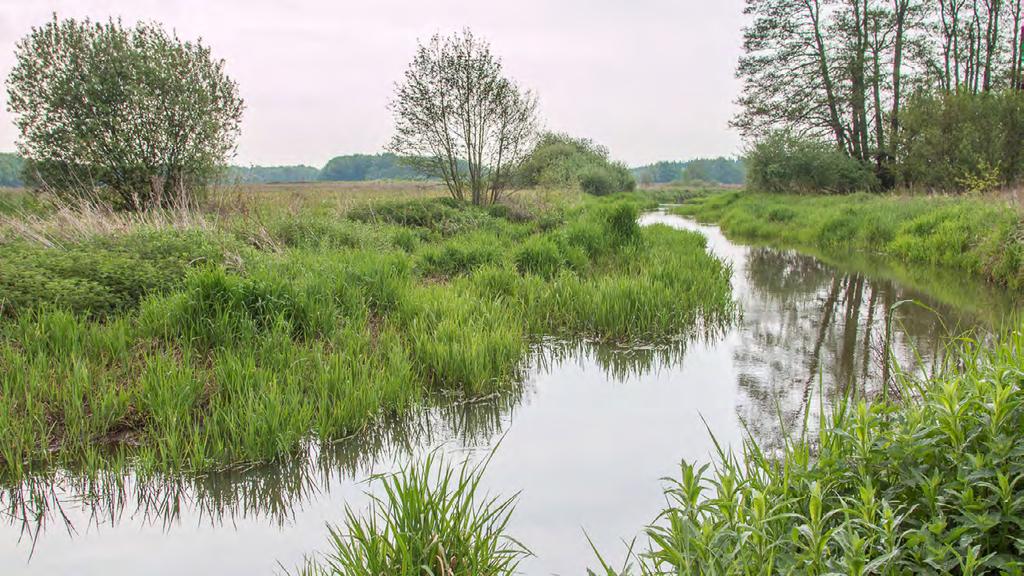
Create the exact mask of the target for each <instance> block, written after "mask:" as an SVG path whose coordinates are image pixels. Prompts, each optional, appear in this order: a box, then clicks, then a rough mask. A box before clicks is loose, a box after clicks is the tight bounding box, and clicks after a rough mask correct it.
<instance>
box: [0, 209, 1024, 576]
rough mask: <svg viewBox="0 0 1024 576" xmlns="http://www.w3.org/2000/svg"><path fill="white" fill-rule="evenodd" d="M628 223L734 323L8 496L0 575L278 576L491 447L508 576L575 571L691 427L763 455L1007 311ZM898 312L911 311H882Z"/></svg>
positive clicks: (629, 511) (619, 545)
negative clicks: (404, 413)
mask: <svg viewBox="0 0 1024 576" xmlns="http://www.w3.org/2000/svg"><path fill="white" fill-rule="evenodd" d="M643 223H644V224H665V225H669V226H674V227H678V228H686V229H691V230H698V231H700V232H702V233H704V234H705V235H706V236H707V238H708V244H709V249H710V250H712V251H713V252H714V253H716V254H717V255H719V256H720V257H722V258H723V259H725V260H727V261H729V262H730V263H731V264H732V266H733V288H734V296H735V298H736V300H737V301H738V302H739V304H740V307H741V309H742V314H741V318H740V319H739V320H737V322H736V323H735V324H734V325H733V326H731V327H729V328H728V329H726V330H725V331H724V332H720V333H717V334H715V335H714V336H703V337H695V338H693V339H691V340H690V341H688V342H686V343H685V344H684V343H680V344H677V345H674V346H670V347H666V348H639V349H638V348H632V349H609V348H606V347H598V346H590V345H577V346H567V345H559V344H557V343H556V344H545V345H542V346H538V347H537V350H536V352H535V355H534V358H533V360H532V362H531V365H532V367H531V370H530V376H529V378H528V379H527V381H526V382H525V383H524V384H523V386H522V387H521V389H519V390H517V391H516V393H514V394H511V395H508V396H503V397H501V398H493V399H490V400H488V401H485V402H480V403H476V404H474V405H471V406H461V407H449V408H444V409H435V410H431V411H429V412H428V413H425V414H422V415H421V416H418V417H415V418H411V419H409V420H407V421H405V422H402V423H399V424H395V425H393V426H388V427H387V428H388V429H387V430H381V431H378V432H375V433H371V434H367V435H366V436H365V437H364V436H361V437H359V438H358V439H354V440H350V441H346V442H343V443H339V444H336V445H333V446H330V447H322V448H320V449H316V450H311V451H310V453H309V454H308V455H307V457H306V458H304V459H303V460H302V461H298V462H291V463H289V464H278V465H275V466H270V467H263V468H254V469H251V470H246V471H234V472H231V473H228V474H221V475H213V476H206V477H202V478H198V479H188V480H181V479H177V480H173V481H170V480H169V481H165V482H160V481H147V482H145V483H140V482H138V481H136V480H135V479H133V478H112V479H110V480H108V481H107V482H100V483H99V484H98V485H97V484H92V485H86V484H85V483H84V482H83V481H82V480H80V479H76V478H59V479H57V480H56V481H55V482H51V483H48V484H46V485H43V486H35V487H34V488H33V490H29V488H28V487H24V486H23V487H19V488H7V489H5V490H3V491H0V519H2V521H0V566H2V567H3V569H2V572H3V573H4V574H97V575H99V574H103V575H111V574H168V575H170V574H175V575H177V574H218V575H228V574H269V573H274V572H275V571H278V572H283V570H282V567H284V568H285V569H290V570H294V568H295V567H296V566H298V565H299V564H300V563H301V562H302V559H303V557H304V555H307V554H311V553H313V552H315V551H316V550H318V549H324V548H325V546H326V544H327V538H328V534H327V529H326V527H325V525H326V523H328V522H331V523H335V522H339V521H341V520H342V519H343V513H344V508H345V506H346V505H348V506H352V507H353V508H355V509H357V510H359V509H362V508H363V507H364V506H365V504H366V502H367V498H366V496H365V491H366V490H367V489H368V488H369V486H368V485H367V484H366V479H367V478H368V477H369V476H370V475H371V474H373V473H379V472H387V471H389V470H393V469H395V468H396V467H397V466H399V465H401V463H403V462H407V461H408V460H409V458H410V454H422V453H423V452H424V451H426V450H430V449H434V448H436V447H440V449H441V450H442V451H445V452H448V453H451V454H452V457H453V459H455V458H459V459H461V458H462V457H463V455H468V456H469V457H472V458H480V457H485V456H486V455H488V454H489V453H490V452H491V450H493V449H494V447H495V446H496V445H498V443H499V441H500V445H498V447H497V449H496V451H495V453H494V455H493V460H492V462H491V464H490V467H489V468H488V470H487V474H486V477H485V482H486V484H487V488H488V489H489V490H491V491H493V492H494V493H500V494H505V495H511V494H514V493H516V492H520V497H519V504H518V507H517V509H516V511H515V515H514V516H513V522H512V525H511V527H510V534H511V535H513V536H515V537H516V538H518V539H519V540H520V541H522V542H523V543H524V544H526V545H527V546H528V547H529V548H530V549H531V550H532V551H533V552H534V554H535V557H532V558H530V559H529V560H527V561H526V562H524V563H523V564H522V566H521V571H522V572H523V573H524V574H531V575H541V574H543V575H546V574H565V575H568V574H581V573H584V568H585V567H586V566H588V565H594V564H595V563H596V562H595V561H594V557H593V554H592V552H591V550H590V547H589V545H588V543H587V540H586V537H585V536H584V533H583V531H584V530H586V531H587V533H588V534H589V535H590V537H591V538H592V539H593V541H594V543H595V544H596V545H597V546H598V547H599V549H600V550H602V552H603V553H606V554H607V555H608V556H610V557H611V558H613V559H621V558H622V557H623V555H624V553H625V545H624V544H623V540H627V541H628V540H630V539H632V538H633V537H634V536H636V535H637V534H638V532H639V531H640V530H641V529H642V527H643V526H644V525H645V524H647V523H649V522H650V521H652V520H653V519H654V517H655V516H656V515H657V513H658V511H659V510H660V509H661V507H662V505H663V504H664V499H663V496H662V493H661V488H662V485H663V483H662V481H661V480H660V479H661V478H663V477H665V476H673V475H676V474H677V473H678V463H679V461H680V460H682V459H687V460H690V461H709V460H710V459H711V458H712V457H713V450H714V445H713V442H712V439H711V437H710V435H709V433H708V429H707V428H710V430H711V431H712V432H713V433H714V435H715V437H716V438H717V439H718V441H719V442H721V443H722V444H723V445H728V446H733V447H736V446H738V445H739V443H740V442H741V441H742V439H743V437H744V434H745V433H746V432H745V430H748V431H749V432H750V434H752V435H753V436H754V437H755V438H756V439H757V440H758V441H759V442H762V443H766V444H768V445H772V444H775V445H777V444H778V442H779V439H780V437H781V436H780V435H781V426H780V424H779V423H780V422H784V423H785V425H786V426H787V427H788V426H799V425H800V423H801V422H802V421H803V417H804V416H805V414H804V410H805V407H806V406H810V407H811V408H810V409H811V410H812V416H813V414H814V413H815V411H816V410H817V409H818V407H819V406H821V405H827V404H828V403H830V402H833V401H834V400H835V399H836V398H839V397H842V396H843V395H845V394H880V393H883V392H884V391H885V389H886V386H885V382H886V381H887V380H888V379H891V378H892V375H891V374H890V373H889V370H888V369H887V368H886V365H887V363H886V362H883V360H882V359H883V357H884V355H885V354H886V351H887V350H888V351H890V353H891V354H892V355H893V357H894V358H895V359H897V360H898V361H899V363H900V365H901V366H902V367H903V369H905V370H927V369H929V367H930V366H932V365H933V363H934V360H935V359H936V358H937V357H938V356H940V355H941V351H942V350H943V348H944V345H945V343H946V342H947V341H948V334H951V333H954V334H958V333H961V332H962V331H963V330H966V329H980V330H981V333H989V332H990V331H991V328H992V327H993V326H995V325H997V324H998V322H1000V319H1001V318H1002V317H1003V314H1005V313H1007V312H1008V311H1009V310H1010V308H1011V307H1012V301H1011V300H1010V298H1009V297H1007V296H1006V295H1002V294H1000V293H998V292H996V291H993V290H990V289H988V288H986V287H984V286H981V285H978V284H971V283H964V282H963V281H962V280H958V279H957V277H956V276H954V275H945V276H944V275H926V276H924V277H921V276H918V277H916V278H910V277H908V276H906V275H901V274H900V273H899V272H898V271H893V270H885V269H881V268H878V267H877V266H875V265H873V264H872V263H870V262H867V261H859V262H855V263H843V264H841V265H830V264H825V263H824V262H822V261H820V260H818V259H816V258H814V257H810V256H806V255H801V254H798V253H796V252H793V251H786V250H779V249H774V248H766V247H753V246H743V245H738V244H735V243H732V242H730V241H728V240H726V239H725V237H724V236H723V235H722V234H721V233H720V232H719V231H718V229H717V228H715V227H709V226H701V225H697V224H695V223H693V222H690V221H688V220H685V219H682V218H679V217H675V216H669V215H666V214H664V213H662V212H657V213H652V214H648V215H646V216H644V217H643ZM894 277H899V278H901V279H902V282H897V281H893V280H891V278H894ZM911 285H927V286H929V288H928V290H927V292H925V291H920V290H917V289H915V288H912V287H911ZM906 300H915V301H918V302H920V303H922V304H924V305H926V306H927V308H926V307H925V306H922V305H913V304H901V305H899V306H896V304H897V303H898V302H901V301H906ZM887 325H891V326H892V327H893V329H892V330H891V331H887V330H886V326H887ZM819 391H820V392H821V393H822V394H821V395H820V397H819ZM819 400H821V402H819ZM780 416H781V417H780ZM702 417H703V420H702ZM812 420H813V418H812ZM705 421H706V423H707V428H705ZM30 494H31V497H30V496H29V495H30Z"/></svg>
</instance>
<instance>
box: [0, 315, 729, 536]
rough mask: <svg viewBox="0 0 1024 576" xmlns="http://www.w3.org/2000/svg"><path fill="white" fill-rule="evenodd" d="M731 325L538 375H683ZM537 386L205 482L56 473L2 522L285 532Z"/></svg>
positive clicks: (563, 346) (10, 496)
mask: <svg viewBox="0 0 1024 576" xmlns="http://www.w3.org/2000/svg"><path fill="white" fill-rule="evenodd" d="M723 330H725V328H724V327H716V328H715V329H714V330H713V331H706V332H703V333H702V334H701V336H699V337H694V338H691V339H679V340H673V341H671V342H667V343H663V344H661V345H651V346H643V347H641V346H631V347H620V346H610V345H602V344H597V343H593V342H587V341H572V342H568V341H562V340H553V339H552V340H546V341H544V342H541V343H538V344H537V345H536V346H534V347H533V348H532V350H531V359H530V365H531V366H532V369H531V370H530V372H531V374H532V375H533V378H534V379H536V378H537V377H538V375H548V374H552V373H556V372H557V371H558V370H560V369H563V367H565V366H567V365H573V364H575V365H576V366H579V367H586V368H587V369H596V370H598V371H599V373H600V374H601V375H602V377H603V378H604V379H607V380H608V381H609V382H620V383H621V382H625V381H627V380H629V379H630V378H640V377H643V376H644V375H649V374H652V373H658V372H662V371H666V370H672V369H678V368H679V367H680V366H681V364H682V360H683V357H684V354H685V352H686V348H687V344H688V341H689V340H693V341H701V342H706V341H708V340H710V339H713V338H715V336H714V334H721V333H722V331H723ZM532 391H533V384H532V381H527V382H525V383H521V384H518V385H515V386H513V387H511V388H510V389H509V390H507V391H504V392H502V393H500V394H494V395H492V396H489V397H486V398H482V399H477V400H473V401H468V402H455V403H453V402H451V401H450V400H444V399H438V401H437V402H436V403H435V405H433V406H430V407H428V408H427V409H424V410H421V411H417V412H415V413H412V414H407V415H404V416H402V417H400V418H388V419H386V420H382V421H380V422H378V423H376V424H375V425H373V426H370V427H368V428H366V429H364V430H362V431H361V432H360V433H359V434H358V435H356V436H353V437H351V438H347V439H344V440H340V441H336V442H331V443H320V442H315V441H310V442H309V443H308V446H307V447H306V448H305V449H303V450H301V451H299V452H298V453H297V454H296V455H294V456H291V457H288V458H283V459H280V460H278V461H275V462H272V463H265V464H253V465H249V466H245V467H242V468H231V469H227V470H223V471H218V472H212V473H207V474H203V475H200V476H183V475H165V474H151V475H145V476H143V475H139V474H134V473H133V474H124V473H120V472H109V471H99V472H97V473H96V474H95V475H91V476H82V475H78V474H75V473H72V472H68V471H64V470H62V471H59V472H57V473H56V474H54V475H52V476H47V477H42V478H32V479H29V480H27V481H25V482H23V483H21V484H18V485H14V486H4V487H2V488H0V516H3V518H4V519H6V520H7V522H8V524H9V525H11V526H12V527H17V529H18V531H19V535H20V538H22V539H24V540H27V541H31V542H33V543H34V541H35V540H36V539H37V538H38V537H40V536H42V535H43V534H44V533H45V532H46V531H47V530H53V529H57V530H60V531H63V532H67V533H68V534H71V535H74V534H78V533H81V532H83V531H88V530H100V529H103V528H104V527H113V526H117V525H118V524H120V523H122V522H131V523H133V524H135V525H139V526H147V527H148V526H159V527H161V528H162V529H163V530H171V529H172V528H173V527H174V526H176V525H178V524H180V523H181V522H182V520H183V519H184V520H187V521H188V522H189V523H191V524H205V525H207V526H211V527H221V526H232V525H235V524H236V523H238V522H239V521H241V520H248V519H255V520H258V521H260V522H263V523H266V524H269V525H272V526H276V527H278V528H283V527H286V526H287V525H288V524H289V523H291V522H293V521H294V519H295V512H296V510H300V509H302V508H303V507H304V506H307V505H309V504H311V503H314V502H316V501H317V500H318V499H319V498H321V497H322V496H323V494H324V493H325V492H327V491H329V490H330V488H331V487H332V486H337V485H339V484H345V483H348V484H353V483H359V482H361V481H363V480H364V479H366V478H368V477H369V476H371V475H372V474H374V473H379V472H380V471H381V469H382V468H385V469H389V468H391V469H393V468H396V467H397V466H398V465H399V464H400V463H401V462H404V461H407V459H408V458H409V456H410V455H413V454H416V453H419V452H422V451H423V450H425V449H426V448H425V447H434V446H438V445H441V444H447V445H448V446H449V448H451V449H454V450H456V451H466V450H469V451H472V450H474V449H477V448H484V449H486V448H487V447H489V446H491V445H492V444H493V443H494V441H495V440H496V439H497V438H498V437H500V436H501V434H502V433H503V431H505V430H506V429H507V427H508V425H509V423H510V422H511V421H512V419H513V418H514V414H515V412H516V410H517V409H518V408H519V407H520V406H521V405H522V404H523V403H524V402H527V401H528V399H529V398H530V396H531V394H532Z"/></svg>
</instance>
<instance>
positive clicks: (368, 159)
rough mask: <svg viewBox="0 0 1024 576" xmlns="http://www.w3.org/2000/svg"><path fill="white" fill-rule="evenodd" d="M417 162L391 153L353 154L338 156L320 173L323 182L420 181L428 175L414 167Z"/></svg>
mask: <svg viewBox="0 0 1024 576" xmlns="http://www.w3.org/2000/svg"><path fill="white" fill-rule="evenodd" d="M412 164H416V162H405V161H403V160H402V158H399V157H398V156H396V155H394V154H390V153H383V154H374V155H370V154H351V155H348V156H336V157H334V158H331V159H330V161H328V162H327V165H326V166H324V167H323V169H322V170H321V171H320V179H321V180H329V181H345V182H350V181H360V180H419V179H422V178H425V177H426V174H425V173H423V172H421V171H419V170H417V169H416V168H414V167H413V166H412Z"/></svg>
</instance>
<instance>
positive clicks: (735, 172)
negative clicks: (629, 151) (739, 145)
mask: <svg viewBox="0 0 1024 576" xmlns="http://www.w3.org/2000/svg"><path fill="white" fill-rule="evenodd" d="M633 176H634V177H635V178H636V179H637V181H638V182H640V183H641V184H668V183H671V182H684V183H702V182H703V183H708V184H726V185H740V184H743V183H744V182H745V181H746V166H745V165H744V162H743V160H742V159H740V158H725V157H719V158H696V159H693V160H689V161H679V162H667V161H662V162H655V163H654V164H648V165H646V166H640V167H638V168H634V169H633Z"/></svg>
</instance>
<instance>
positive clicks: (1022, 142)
mask: <svg viewBox="0 0 1024 576" xmlns="http://www.w3.org/2000/svg"><path fill="white" fill-rule="evenodd" d="M898 145H899V150H900V157H901V162H900V163H899V165H898V173H899V175H900V177H901V179H902V180H903V183H904V184H906V185H908V186H913V187H918V188H927V189H938V190H946V191H959V190H967V191H975V192H984V191H986V190H990V189H992V188H996V187H998V186H1004V185H1011V184H1014V183H1016V182H1019V181H1020V179H1021V178H1022V177H1024V94H1022V93H1020V92H1018V91H1013V90H1007V91H1000V92H984V93H981V94H971V93H969V92H963V93H950V94H929V93H922V94H917V95H915V96H913V97H912V98H911V99H910V101H909V102H908V103H907V105H906V107H905V109H904V110H903V111H902V112H901V113H900V140H899V142H898Z"/></svg>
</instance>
